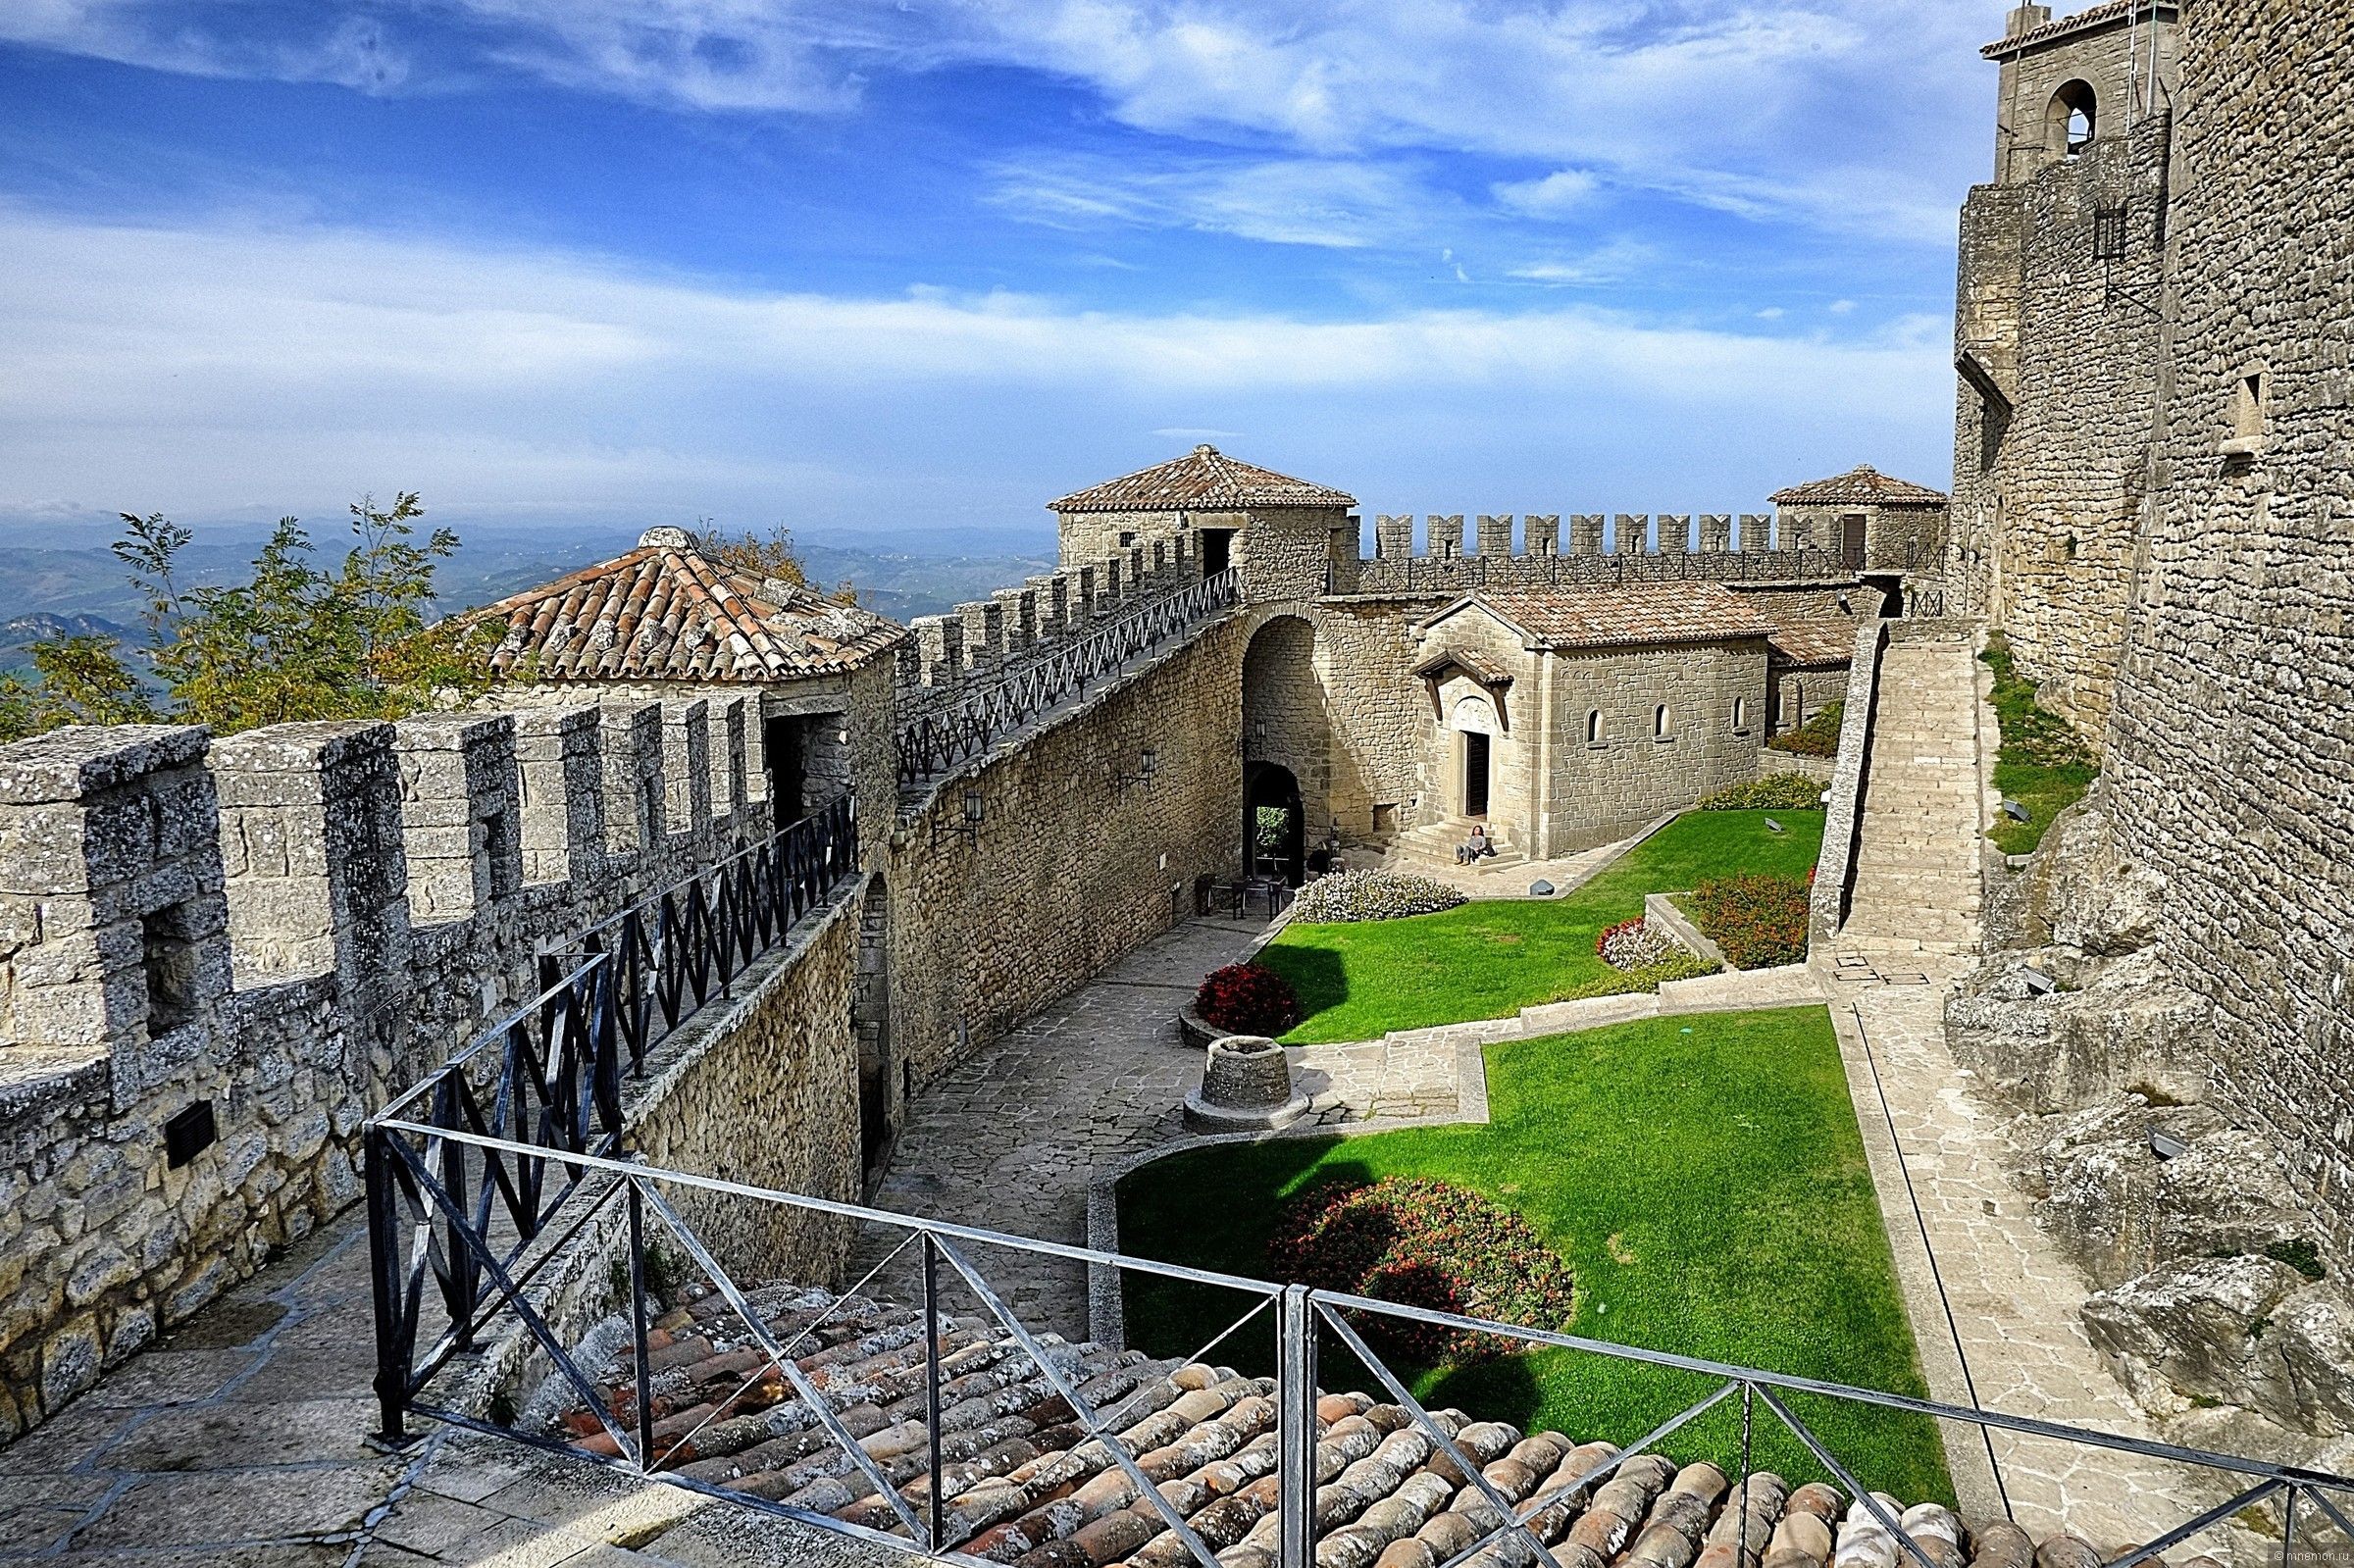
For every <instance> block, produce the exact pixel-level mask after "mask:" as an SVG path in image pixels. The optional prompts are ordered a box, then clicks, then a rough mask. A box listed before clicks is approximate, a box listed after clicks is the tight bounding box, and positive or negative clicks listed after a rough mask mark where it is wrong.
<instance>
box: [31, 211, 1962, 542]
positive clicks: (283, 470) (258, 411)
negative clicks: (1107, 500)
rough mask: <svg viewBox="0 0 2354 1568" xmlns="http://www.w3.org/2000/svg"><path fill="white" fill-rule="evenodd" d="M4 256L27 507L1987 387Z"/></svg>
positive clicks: (808, 462) (342, 263) (925, 304)
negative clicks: (1160, 433)
mask: <svg viewBox="0 0 2354 1568" xmlns="http://www.w3.org/2000/svg"><path fill="white" fill-rule="evenodd" d="M0 253H5V254H7V255H8V256H9V257H10V258H11V264H10V266H9V267H8V268H6V269H4V270H0V360H4V361H5V362H6V363H8V364H9V365H10V366H11V368H12V374H11V375H10V376H9V377H8V378H6V379H0V507H17V508H22V507H24V506H26V505H30V504H33V503H45V504H58V503H60V498H63V504H68V505H79V506H87V507H92V508H95V509H97V510H99V511H101V512H105V511H111V510H113V509H115V508H118V507H120V508H123V509H128V510H137V511H142V512H143V511H147V510H153V509H157V508H161V509H163V510H167V511H174V512H191V513H194V512H200V511H203V510H205V509H216V510H218V509H230V510H235V509H238V508H251V509H259V513H260V515H268V516H276V515H277V514H278V512H280V511H284V510H306V509H307V510H310V511H313V512H319V513H326V512H332V511H333V508H334V507H336V506H337V505H339V502H340V499H343V498H347V497H348V494H349V493H351V492H354V491H356V490H358V489H361V488H367V487H374V488H376V489H379V490H386V489H390V488H393V487H395V486H396V485H406V486H411V487H420V488H423V489H425V490H426V492H427V494H428V498H429V500H433V501H437V502H441V503H444V504H447V503H450V502H452V501H462V502H463V503H464V504H465V505H467V506H470V507H473V508H475V509H477V510H478V511H480V510H482V509H486V508H487V509H490V510H492V511H497V510H499V509H505V510H506V511H508V512H517V511H520V512H525V513H530V514H533V515H542V516H545V515H558V516H560V515H566V514H567V513H568V512H579V511H582V510H583V509H588V510H594V509H597V508H604V509H606V511H608V512H613V511H618V512H620V513H622V514H624V515H626V514H627V513H628V511H629V509H631V508H654V509H659V510H661V511H662V512H663V513H664V515H669V514H670V513H673V512H679V511H681V510H682V509H684V511H685V512H686V513H688V514H691V512H692V511H694V510H697V509H703V510H710V511H714V512H717V513H721V514H723V515H747V514H749V515H757V514H758V513H759V512H760V511H761V510H762V509H767V510H769V511H771V512H783V513H785V514H786V515H795V516H801V517H803V518H804V519H806V520H811V521H816V522H820V523H823V522H826V521H829V520H831V521H835V522H838V523H846V522H849V521H853V520H861V519H863V520H877V519H890V520H892V521H893V522H894V523H895V525H896V526H907V525H909V524H921V523H926V522H939V523H941V524H943V525H946V524H947V522H949V521H950V520H952V519H955V518H958V517H963V516H968V515H973V514H974V510H975V509H976V508H978V509H981V510H983V511H988V512H990V513H991V515H993V516H1003V517H1007V518H1020V519H1029V518H1034V517H1035V516H1036V513H1035V507H1036V505H1037V503H1038V501H1039V500H1040V499H1042V498H1043V497H1044V496H1046V495H1049V494H1053V493H1057V487H1062V488H1067V487H1069V484H1071V483H1082V482H1086V481H1089V480H1091V479H1095V478H1100V477H1102V475H1104V474H1109V473H1115V472H1121V471H1123V470H1124V469H1126V468H1134V467H1137V466H1140V465H1141V464H1142V463H1144V462H1149V461H1151V460H1153V458H1154V457H1155V456H1159V455H1166V453H1165V451H1164V450H1162V447H1163V443H1164V442H1165V441H1166V440H1169V439H1181V438H1182V435H1181V434H1179V435H1167V436H1153V437H1150V438H1148V439H1147V440H1145V441H1144V442H1143V443H1142V444H1140V436H1139V432H1145V431H1168V432H1184V433H1192V432H1194V431H1196V430H1254V431H1274V432H1280V439H1278V440H1273V441H1270V442H1269V443H1268V448H1267V449H1266V450H1262V451H1258V452H1257V453H1256V455H1257V456H1258V457H1259V459H1260V460H1262V461H1276V460H1278V459H1284V460H1286V461H1293V462H1296V463H1298V464H1300V466H1301V467H1302V468H1303V469H1306V468H1316V469H1321V470H1322V471H1324V472H1326V473H1329V474H1332V475H1334V476H1335V477H1336V481H1340V482H1354V480H1353V476H1364V475H1371V476H1373V477H1374V478H1375V479H1380V478H1383V477H1385V476H1387V477H1390V478H1392V479H1393V480H1394V481H1396V482H1401V483H1405V482H1414V483H1424V484H1440V483H1443V482H1444V481H1448V480H1449V479H1450V478H1451V477H1452V476H1454V475H1457V474H1458V472H1459V473H1462V474H1466V475H1473V476H1474V477H1477V476H1485V477H1486V478H1479V479H1478V482H1481V483H1485V482H1487V479H1489V478H1496V477H1498V476H1503V477H1508V478H1509V477H1510V476H1512V475H1523V476H1525V480H1524V482H1526V483H1529V484H1532V485H1533V484H1535V483H1536V482H1537V481H1539V480H1541V479H1543V478H1544V477H1545V476H1548V475H1552V476H1556V477H1557V478H1558V476H1559V475H1560V474H1562V473H1571V472H1575V473H1579V474H1584V475H1586V476H1588V481H1589V482H1598V481H1599V479H1600V478H1603V477H1607V476H1609V475H1610V474H1612V473H1615V472H1617V471H1618V470H1619V469H1620V468H1625V467H1627V466H1628V465H1633V466H1634V467H1636V468H1639V469H1640V470H1641V471H1642V472H1643V473H1645V474H1651V473H1653V472H1654V471H1655V470H1656V469H1658V468H1660V467H1661V466H1662V465H1665V466H1667V467H1668V468H1670V469H1671V470H1672V471H1673V472H1675V473H1677V474H1680V475H1684V476H1685V478H1686V479H1687V481H1690V480H1691V477H1692V476H1694V475H1702V476H1705V475H1710V474H1719V475H1728V474H1733V473H1736V472H1737V473H1740V474H1742V475H1747V474H1749V471H1750V469H1751V468H1755V469H1757V470H1759V472H1758V474H1757V475H1756V479H1757V481H1758V483H1759V484H1764V483H1765V481H1768V480H1771V481H1777V482H1779V481H1786V480H1787V479H1788V478H1790V477H1791V476H1794V475H1798V474H1801V473H1804V472H1811V471H1813V470H1814V469H1817V468H1819V467H1821V466H1822V465H1823V464H1824V463H1826V462H1831V461H1835V460H1837V459H1839V458H1842V457H1844V456H1845V455H1846V453H1847V452H1848V450H1849V447H1848V444H1847V443H1849V442H1851V441H1854V440H1859V439H1864V438H1866V437H1869V438H1870V439H1871V440H1873V441H1874V442H1875V443H1877V444H1876V445H1875V448H1874V449H1878V448H1879V447H1886V446H1894V447H1896V448H1899V449H1901V448H1902V447H1903V446H1904V445H1905V443H1906V442H1908V441H1913V442H1916V443H1917V449H1919V450H1934V449H1936V447H1937V446H1938V445H1939V444H1940V443H1941V442H1942V440H1943V438H1944V437H1943V434H1942V431H1941V426H1942V424H1943V420H1942V418H1941V416H1942V414H1943V408H1944V405H1945V404H1946V402H1947V400H1948V398H1949V396H1950V393H1949V389H1948V388H1949V380H1950V372H1949V371H1948V370H1947V368H1946V367H1945V365H1944V363H1943V360H1944V354H1943V350H1942V342H1943V337H1944V324H1943V323H1941V322H1929V321H1925V320H1924V321H1919V322H1906V323H1903V324H1900V325H1899V326H1898V327H1896V328H1894V329H1882V330H1879V331H1876V332H1873V333H1870V334H1867V335H1862V336H1859V337H1856V338H1853V339H1850V340H1846V341H1833V340H1830V339H1828V338H1822V339H1816V340H1807V341H1793V340H1790V339H1787V338H1779V337H1769V336H1763V335H1757V336H1753V335H1747V334H1743V333H1738V332H1728V331H1722V330H1709V329H1699V328H1694V327H1689V326H1683V325H1677V324H1673V323H1644V322H1639V321H1633V320H1629V319H1626V318H1624V317H1620V316H1615V315H1612V314H1608V313H1604V312H1600V311H1593V310H1585V309H1567V310H1530V311H1518V312H1498V311H1478V310H1447V311H1416V312H1409V313H1403V314H1397V315H1387V316H1368V317H1363V318H1359V319H1345V320H1324V321H1303V320H1297V319H1292V318H1288V317H1284V316H1280V315H1275V314H1270V313H1262V314H1247V313H1246V314H1209V313H1196V314H1162V315H1130V314H1114V313H1107V312H1098V311H1081V310H1072V309H1068V308H1064V307H1061V306H1059V305H1057V304H1055V303H1054V302H1052V301H1049V300H1043V299H1037V298H1029V297H1021V296H1013V295H1003V294H996V295H981V296H966V295H953V294H948V293H946V292H942V291H938V290H919V291H913V292H910V293H908V294H906V295H904V296H900V297H893V298H850V297H840V296H826V295H817V294H805V293H802V294H793V293H764V292H757V291H751V290H746V289H742V288H737V287H730V286H722V285H718V284H714V283H708V282H704V281H702V280H698V279H694V278H676V277H661V276H649V275H644V274H637V273H630V272H626V271H621V270H618V269H616V268H613V267H611V266H609V265H606V264H602V263H598V262H595V261H592V260H589V259H586V258H582V257H578V256H573V255H567V254H562V253H547V252H534V251H519V250H510V251H493V250H484V249H480V248H469V247H465V246H460V245H456V244H452V243H446V242H442V241H437V240H434V239H428V238H393V237H384V236H371V235H366V234H360V233H353V232H344V231H324V230H312V229H277V230H258V229H248V228H234V227H228V226H219V227H201V226H189V227H181V228H124V227H104V226H99V225H95V224H90V223H84V222H78V221H69V220H62V219H55V218H47V217H41V216H37V215H33V214H29V213H26V212H22V211H13V210H9V209H6V208H0ZM1187 416H1192V417H1190V418H1189V417H1187ZM1630 422H1631V423H1630ZM1642 430H1676V431H1679V432H1681V434H1680V435H1679V437H1678V441H1682V442H1685V443H1686V445H1678V444H1676V443H1675V442H1670V443H1667V444H1664V445H1663V444H1662V443H1661V442H1659V441H1657V440H1643V439H1637V438H1636V437H1637V436H1638V435H1639V433H1640V431H1642ZM1687 446H1688V450H1687V449H1686V447H1687ZM1817 446H1820V447H1821V448H1822V449H1821V450H1819V451H1818V450H1817ZM1294 454H1299V455H1294ZM1848 460H1849V461H1851V462H1852V461H1853V459H1852V458H1850V459H1848ZM1277 466H1282V463H1281V462H1278V463H1277ZM1826 472H1827V470H1826ZM1065 481H1068V482H1067V483H1066V482H1065ZM1472 482H1473V481H1472V479H1468V478H1467V479H1465V480H1464V481H1463V483H1464V485H1465V487H1466V488H1468V487H1470V484H1471V483H1472ZM1655 482H1656V481H1655ZM1693 482H1697V481H1693ZM1725 482H1733V481H1729V480H1728V481H1725ZM1740 482H1742V483H1744V484H1745V485H1748V481H1747V480H1746V479H1744V480H1742V481H1740ZM1748 487H1750V488H1756V487H1757V486H1756V485H1748ZM1759 493H1763V490H1762V489H1760V490H1759ZM1750 499H1754V497H1750ZM1728 501H1729V503H1732V504H1747V503H1746V502H1745V501H1743V499H1742V497H1741V496H1732V497H1729V498H1728ZM1644 504H1646V505H1649V504H1652V503H1651V502H1645V503H1644ZM793 508H798V509H799V510H797V511H794V510H793Z"/></svg>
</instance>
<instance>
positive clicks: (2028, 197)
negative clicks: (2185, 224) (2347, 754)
mask: <svg viewBox="0 0 2354 1568" xmlns="http://www.w3.org/2000/svg"><path fill="white" fill-rule="evenodd" d="M2176 49H2177V40H2176V24H2175V5H2174V4H2173V3H2172V0H2109V3H2108V4H2104V5H2097V6H2094V7H2092V8H2091V9H2090V10H2087V11H2083V12H2080V13H2078V14H2077V15H2075V16H2073V17H2068V18H2064V19H2062V20H2060V21H2057V22H2055V21H2053V20H2051V11H2050V8H2049V7H2046V6H2042V5H2022V6H2020V7H2019V8H2017V9H2016V10H2014V11H2013V12H2012V13H2011V25H2010V30H2009V32H2008V33H2007V34H2006V35H2005V36H2004V37H2002V38H2001V39H1999V40H1997V41H1996V42H1994V43H1991V44H1988V45H1987V46H1986V48H1985V49H1984V50H1983V51H1982V53H1983V54H1984V55H1985V57H1986V58H1987V59H1989V60H1992V61H1994V62H1995V63H1996V65H1997V66H1998V68H1999V72H1998V77H1997V88H1996V98H1997V109H1996V128H1995V177H1994V181H1993V183H1991V184H1986V185H1980V186H1977V187H1976V188H1975V189H1973V190H1972V191H1971V192H1970V200H1969V202H1968V204H1967V205H1966V206H1965V207H1964V208H1963V212H1962V247H1961V264H1960V282H1959V295H1958V299H1957V305H1956V312H1955V331H1954V362H1955V367H1956V369H1957V370H1959V371H1960V372H1961V385H1960V389H1959V390H1960V396H1959V407H1958V409H1957V415H1956V428H1955V443H1954V492H1953V513H1952V521H1953V536H1954V539H1955V543H1956V546H1957V549H1956V555H1955V561H1954V564H1953V567H1952V573H1953V581H1952V582H1949V584H1948V588H1949V602H1952V603H1957V604H1958V607H1960V608H1963V609H1966V610H1968V611H1970V612H1971V613H1975V614H1981V615H1984V616H1985V617H1986V618H1988V619H1989V620H1991V621H1992V622H1994V623H1995V624H1996V625H1997V626H1998V627H2000V628H2002V630H2003V631H2004V632H2006V633H2007V634H2008V635H2009V637H2010V639H2011V643H2012V647H2013V649H2014V651H2015V652H2016V653H2017V654H2018V656H2019V659H2020V662H2021V666H2022V667H2023V668H2024V669H2025V671H2026V672H2027V673H2028V674H2029V675H2031V676H2032V677H2034V678H2035V679H2036V680H2038V681H2041V682H2044V683H2046V693H2045V697H2046V701H2047V702H2048V703H2049V704H2050V705H2051V706H2053V707H2056V708H2058V709H2060V710H2061V711H2063V712H2065V713H2067V714H2068V715H2069V716H2070V717H2071V718H2073V720H2075V721H2076V723H2077V724H2078V726H2079V727H2080V728H2081V729H2083V730H2084V732H2085V733H2086V734H2087V735H2088V736H2089V737H2093V738H2096V739H2097V737H2098V735H2099V733H2100V730H2101V727H2102V725H2103V723H2104V722H2105V720H2106V718H2107V716H2108V712H2109V708H2110V703H2111V693H2112V691H2113V689H2114V687H2115V683H2116V672H2117V665H2118V661H2119V658H2120V656H2121V652H2122V648H2123V644H2124V628H2125V607H2126V603H2127V600H2128V598H2129V596H2130V587H2131V580H2132V573H2133V560H2134V541H2135V538H2136V537H2137V535H2138V532H2139V529H2140V522H2141V512H2142V508H2143V504H2144V500H2145V497H2146V495H2147V492H2148V488H2149V474H2148V468H2149V456H2150V443H2151V434H2152V429H2153V423H2154V420H2155V416H2156V399H2157V391H2158V365H2159V348H2160V325H2161V319H2160V308H2159V293H2160V288H2161V286H2162V283H2163V280H2164V276H2165V267H2164V254H2165V247H2166V211H2167V203H2168V200H2169V195H2170V190H2171V188H2172V177H2171V175H2170V166H2171V164H2172V161H2173V157H2174V148H2173V139H2174V137H2173V126H2174V104H2175V91H2176Z"/></svg>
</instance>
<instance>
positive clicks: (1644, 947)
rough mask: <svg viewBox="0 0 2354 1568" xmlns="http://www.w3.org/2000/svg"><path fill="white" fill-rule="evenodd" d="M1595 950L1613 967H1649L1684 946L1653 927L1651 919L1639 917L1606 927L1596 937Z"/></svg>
mask: <svg viewBox="0 0 2354 1568" xmlns="http://www.w3.org/2000/svg"><path fill="white" fill-rule="evenodd" d="M1594 951H1595V952H1596V953H1597V954H1598V955H1600V957H1601V959H1602V961H1603V962H1604V963H1606V964H1608V965H1610V966H1611V967H1612V969H1648V968H1650V967H1651V966H1652V965H1654V964H1658V963H1663V962H1664V961H1665V960H1667V959H1669V958H1672V957H1674V956H1675V955H1676V954H1677V953H1679V952H1682V951H1683V949H1682V948H1681V947H1679V946H1677V945H1676V944H1675V943H1674V942H1672V941H1669V940H1668V939H1667V937H1666V936H1664V935H1663V934H1662V933H1660V932H1658V931H1655V930H1653V929H1652V927H1651V923H1650V922H1649V921H1646V920H1644V919H1642V918H1641V917H1637V918H1636V919H1633V920H1622V921H1620V922H1619V923H1618V924H1617V925H1615V926H1611V927H1607V928H1605V929H1604V931H1603V934H1602V935H1601V936H1598V937H1596V938H1595V939H1594Z"/></svg>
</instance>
